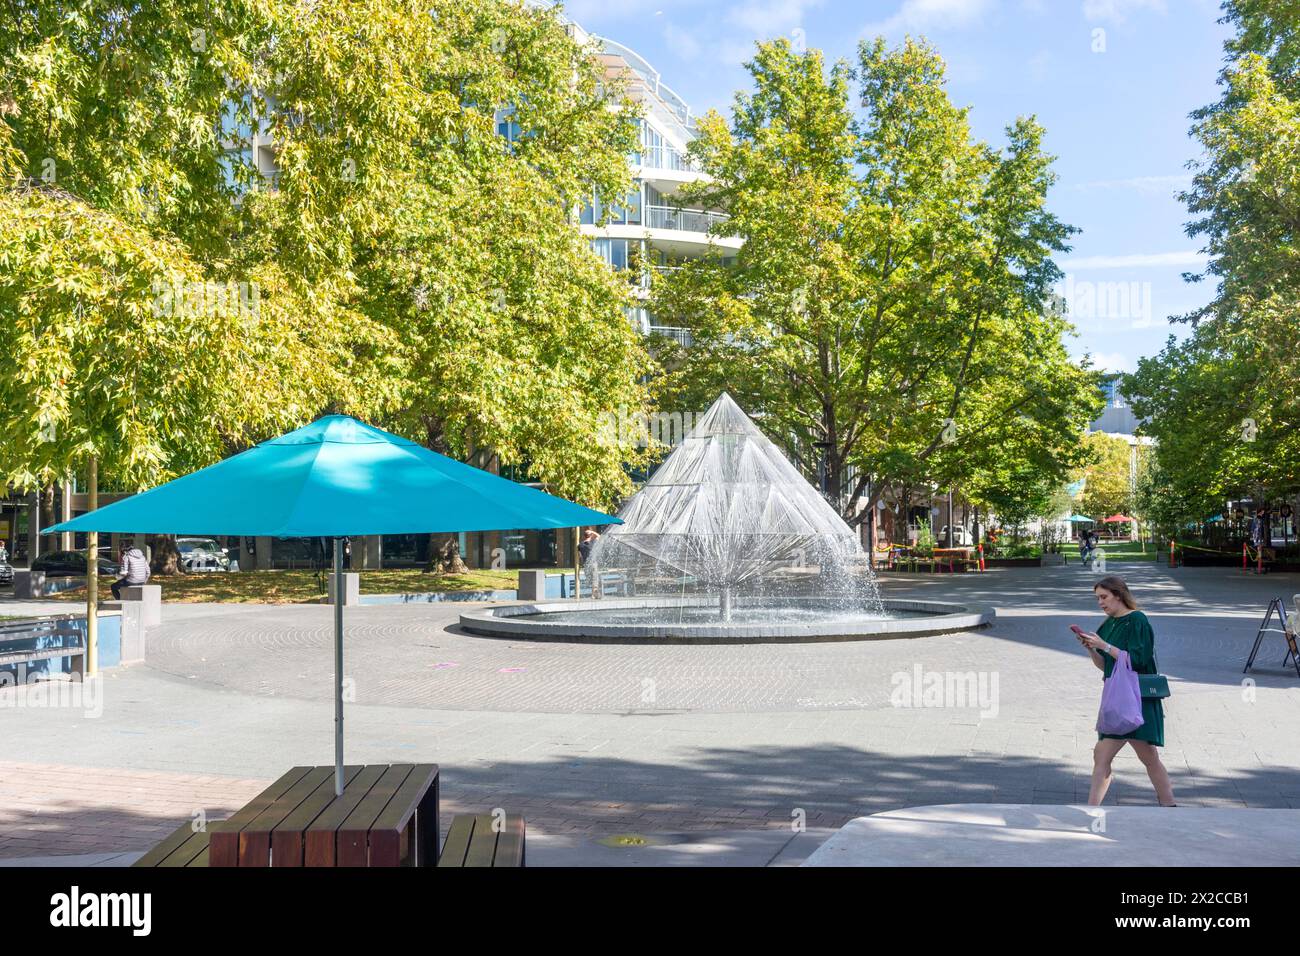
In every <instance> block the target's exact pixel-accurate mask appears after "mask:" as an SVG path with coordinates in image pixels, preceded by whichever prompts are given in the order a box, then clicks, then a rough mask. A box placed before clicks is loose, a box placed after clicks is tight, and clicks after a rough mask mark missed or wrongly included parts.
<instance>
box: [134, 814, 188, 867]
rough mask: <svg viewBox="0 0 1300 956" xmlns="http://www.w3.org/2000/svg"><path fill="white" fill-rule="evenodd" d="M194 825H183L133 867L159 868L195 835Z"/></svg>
mask: <svg viewBox="0 0 1300 956" xmlns="http://www.w3.org/2000/svg"><path fill="white" fill-rule="evenodd" d="M193 826H194V824H193V823H182V824H181V825H180V826H179V827H177V828H176V829H175V830H173V831H172V832H171V833H169V834H167V836H165V837H163V838H162V840H160V841H159V842H158V843H156V844H155V845H154V847H153V849H152V850H150V851H149V852H148V853H146V854H145V855H144V856H142V857H140V859H138V860H136V861H135V863H133V864H131V865H132V866H158V865H160V864H161V863H162V861H163V860H165V859H167V857H168V856H170V855H171V854H172V852H173V851H175V850H176V849H177V848H178V847H180V845H181V844H182V843H184V842H186V841H187V840H189V838H190V837H192V836H193V835H194V829H193Z"/></svg>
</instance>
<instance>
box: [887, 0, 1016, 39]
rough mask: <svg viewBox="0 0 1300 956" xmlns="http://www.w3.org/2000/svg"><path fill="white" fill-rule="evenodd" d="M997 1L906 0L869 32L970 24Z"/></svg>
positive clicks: (930, 28)
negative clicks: (890, 15) (891, 14)
mask: <svg viewBox="0 0 1300 956" xmlns="http://www.w3.org/2000/svg"><path fill="white" fill-rule="evenodd" d="M995 2H996V0H903V5H902V6H901V7H899V9H898V12H897V13H895V14H894V15H893V16H892V17H890V18H889V19H887V20H884V21H882V22H880V23H873V24H869V25H868V26H867V27H866V29H865V30H864V31H863V32H864V33H867V34H877V33H894V32H896V31H899V30H903V31H909V32H914V33H915V32H921V31H923V30H933V29H942V28H944V27H964V26H969V25H970V24H971V23H974V22H975V21H976V20H978V19H980V18H981V17H983V16H984V15H985V14H986V13H988V12H989V11H990V10H991V9H992V8H993V6H994V5H995Z"/></svg>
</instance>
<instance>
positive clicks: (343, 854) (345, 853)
mask: <svg viewBox="0 0 1300 956" xmlns="http://www.w3.org/2000/svg"><path fill="white" fill-rule="evenodd" d="M414 769H415V768H414V766H413V765H411V764H409V763H395V764H393V765H392V766H391V767H389V768H388V769H387V770H386V771H384V775H383V776H382V777H380V778H379V782H378V783H376V784H375V785H374V786H373V787H371V788H370V792H369V793H367V794H366V795H365V797H363V798H362V800H361V802H360V803H359V804H357V808H356V809H355V810H353V811H352V813H351V814H350V815H349V816H348V818H347V819H346V820H344V821H343V825H342V826H340V827H339V831H338V840H337V844H336V846H337V847H338V861H337V863H336V865H337V866H373V865H376V864H375V863H374V861H373V860H371V858H370V828H371V827H372V826H374V823H375V821H376V820H377V819H379V815H380V814H381V813H383V812H384V808H385V807H386V806H388V801H389V800H391V799H392V798H393V795H394V794H395V793H397V791H398V790H399V789H400V788H401V786H402V784H403V783H404V782H405V781H406V778H407V777H409V776H410V775H411V771H412V770H414ZM378 865H388V864H387V863H386V862H381V863H380V864H378Z"/></svg>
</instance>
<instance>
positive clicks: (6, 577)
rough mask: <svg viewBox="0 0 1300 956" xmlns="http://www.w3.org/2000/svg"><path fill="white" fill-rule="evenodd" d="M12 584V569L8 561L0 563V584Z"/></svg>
mask: <svg viewBox="0 0 1300 956" xmlns="http://www.w3.org/2000/svg"><path fill="white" fill-rule="evenodd" d="M13 583H14V569H13V566H12V565H11V564H10V563H9V562H8V561H0V584H13Z"/></svg>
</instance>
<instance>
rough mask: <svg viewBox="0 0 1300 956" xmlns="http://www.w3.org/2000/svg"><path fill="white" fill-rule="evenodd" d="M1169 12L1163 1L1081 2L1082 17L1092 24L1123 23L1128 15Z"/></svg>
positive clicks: (1113, 0)
mask: <svg viewBox="0 0 1300 956" xmlns="http://www.w3.org/2000/svg"><path fill="white" fill-rule="evenodd" d="M1146 10H1150V11H1152V12H1153V13H1160V14H1165V13H1168V12H1169V8H1168V6H1166V4H1165V0H1083V15H1084V17H1085V18H1086V19H1087V20H1089V21H1092V22H1094V23H1095V22H1098V21H1100V22H1104V23H1125V22H1126V21H1127V20H1128V18H1129V15H1130V14H1134V13H1140V12H1143V11H1146Z"/></svg>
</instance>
